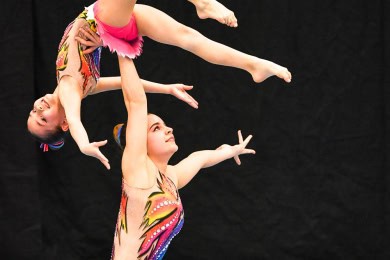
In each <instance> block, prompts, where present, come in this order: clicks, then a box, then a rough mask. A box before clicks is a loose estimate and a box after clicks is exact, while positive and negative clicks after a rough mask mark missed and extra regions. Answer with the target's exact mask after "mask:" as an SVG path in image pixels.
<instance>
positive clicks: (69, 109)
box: [58, 76, 110, 169]
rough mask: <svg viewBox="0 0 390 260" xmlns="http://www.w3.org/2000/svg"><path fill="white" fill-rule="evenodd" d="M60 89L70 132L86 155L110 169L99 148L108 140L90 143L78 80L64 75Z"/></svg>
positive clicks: (60, 96)
mask: <svg viewBox="0 0 390 260" xmlns="http://www.w3.org/2000/svg"><path fill="white" fill-rule="evenodd" d="M58 89H59V93H58V94H59V98H60V101H61V104H62V106H63V107H64V110H65V115H66V121H67V122H68V125H69V131H70V134H71V136H72V138H73V140H74V141H75V142H76V144H77V146H78V147H79V149H80V151H81V152H82V153H84V154H85V155H88V156H93V157H95V158H97V159H98V160H100V161H101V162H102V163H103V164H104V166H106V168H107V169H110V164H109V163H108V159H107V158H106V157H105V156H104V155H103V154H102V153H101V152H100V150H99V147H100V146H103V145H105V144H106V143H107V140H105V141H100V142H93V143H90V142H89V138H88V134H87V131H86V130H85V128H84V125H83V123H82V122H81V118H80V107H81V93H80V91H79V90H80V88H78V84H77V82H76V81H75V80H74V79H73V78H72V77H68V76H64V77H62V78H61V80H60V83H59V85H58Z"/></svg>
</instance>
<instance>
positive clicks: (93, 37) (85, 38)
mask: <svg viewBox="0 0 390 260" xmlns="http://www.w3.org/2000/svg"><path fill="white" fill-rule="evenodd" d="M75 40H76V41H77V42H79V43H80V44H83V45H85V46H86V49H85V50H84V51H83V53H84V54H89V53H91V52H93V51H94V50H96V48H99V47H100V46H102V45H103V42H102V40H101V39H100V37H99V35H98V34H97V33H95V32H94V31H92V30H91V28H89V26H84V27H81V28H80V29H79V33H78V36H76V37H75Z"/></svg>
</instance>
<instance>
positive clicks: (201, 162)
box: [172, 131, 255, 189]
mask: <svg viewBox="0 0 390 260" xmlns="http://www.w3.org/2000/svg"><path fill="white" fill-rule="evenodd" d="M251 138H252V136H251V135H249V136H248V137H247V138H246V139H245V140H243V139H242V135H241V131H238V139H239V144H236V145H233V146H231V145H227V144H224V145H222V146H220V147H219V148H217V149H216V150H203V151H197V152H194V153H192V154H190V155H189V156H188V157H187V158H185V159H183V160H182V161H181V162H180V163H178V164H177V165H175V166H172V169H173V171H174V172H175V173H176V176H177V179H178V188H179V189H180V188H183V187H184V186H185V185H187V183H189V182H190V181H191V179H192V178H193V177H195V175H196V174H197V173H198V172H199V171H200V170H201V169H203V168H207V167H211V166H214V165H216V164H218V163H220V162H222V161H225V160H227V159H230V158H234V159H235V161H236V163H237V164H238V165H240V164H241V161H240V159H239V157H238V156H239V155H241V154H249V153H251V154H254V153H255V150H252V149H247V148H246V146H247V144H248V143H249V141H250V140H251Z"/></svg>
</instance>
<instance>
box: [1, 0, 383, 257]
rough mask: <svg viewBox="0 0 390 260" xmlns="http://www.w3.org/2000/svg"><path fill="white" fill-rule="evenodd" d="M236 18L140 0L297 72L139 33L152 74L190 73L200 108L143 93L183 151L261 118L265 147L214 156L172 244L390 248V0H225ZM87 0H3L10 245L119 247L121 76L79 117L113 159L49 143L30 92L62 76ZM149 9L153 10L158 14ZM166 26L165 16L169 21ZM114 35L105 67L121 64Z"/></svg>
mask: <svg viewBox="0 0 390 260" xmlns="http://www.w3.org/2000/svg"><path fill="white" fill-rule="evenodd" d="M221 1H222V3H224V4H226V5H227V6H229V7H230V8H231V9H233V10H234V11H235V14H236V16H237V17H238V19H239V27H238V28H237V29H232V28H228V27H226V26H223V25H220V24H218V23H217V22H215V21H211V20H199V19H198V18H197V16H196V13H195V10H194V8H193V6H192V5H191V4H189V3H188V2H187V1H184V0H169V1H168V0H159V1H151V0H147V1H146V0H145V1H139V3H144V4H149V5H152V6H154V7H157V8H159V9H161V10H163V11H165V12H166V13H168V14H169V15H171V16H172V17H174V18H175V19H176V20H178V21H180V22H182V23H184V24H186V25H189V26H190V27H193V28H195V29H197V30H199V31H200V32H201V33H203V34H204V35H206V36H207V37H209V38H211V39H214V40H216V41H219V42H222V43H225V44H227V45H229V46H231V47H234V48H237V49H239V50H242V51H244V52H247V53H249V54H253V55H256V56H259V57H262V58H266V59H269V60H272V61H275V62H277V63H279V64H282V65H285V66H287V67H288V68H289V69H290V71H291V72H292V73H293V83H291V84H289V85H288V84H285V83H283V82H282V81H281V80H278V79H276V78H270V79H268V80H267V81H265V82H264V83H262V84H254V83H253V82H252V80H251V77H250V75H249V74H247V73H246V72H244V71H241V70H238V69H233V68H228V67H221V66H215V65H212V64H208V63H206V62H205V61H203V60H201V59H199V58H197V57H195V56H194V55H192V54H189V53H187V52H185V51H183V50H181V49H178V48H176V47H171V46H164V45H161V44H158V43H155V42H152V41H151V40H149V39H145V43H144V53H143V54H142V56H141V57H139V58H138V59H137V60H136V66H137V69H138V71H139V74H140V76H141V77H142V78H145V79H149V80H152V81H157V82H162V83H176V82H183V83H187V84H193V85H194V86H195V88H194V90H192V91H191V94H192V95H193V96H194V97H195V98H196V99H197V100H198V101H199V103H200V108H199V110H193V109H191V108H190V107H189V106H187V105H186V104H184V103H182V102H180V101H177V100H176V99H175V98H173V97H170V96H166V95H149V96H148V98H149V99H148V101H149V107H150V111H151V112H154V113H157V114H159V115H161V117H162V118H163V119H164V120H165V121H166V122H167V124H168V125H170V126H172V127H173V128H174V129H175V135H176V140H177V143H178V144H179V147H180V149H179V151H178V153H177V154H175V156H174V157H173V159H172V163H175V162H178V161H179V160H180V159H182V158H184V157H185V156H187V155H188V154H189V153H191V152H192V151H195V150H198V149H212V148H216V147H218V146H219V145H220V144H222V143H231V144H234V143H235V142H236V141H237V138H236V130H238V129H242V131H243V133H244V135H248V134H253V135H254V138H253V140H252V142H251V143H250V147H252V148H254V149H256V151H257V154H256V155H255V156H246V157H242V162H243V164H242V165H241V166H236V165H235V164H234V161H233V160H229V161H226V162H224V163H222V164H220V165H218V166H216V167H213V168H209V169H205V170H203V171H201V172H200V173H199V175H198V176H197V177H196V178H195V179H194V180H193V181H192V182H191V183H190V185H188V186H187V187H185V188H184V189H182V190H181V196H182V200H183V203H184V206H185V215H186V221H185V225H184V228H183V230H182V231H181V233H180V234H179V236H177V237H176V238H175V239H174V240H173V242H172V243H171V246H170V248H169V250H168V253H167V255H166V258H167V259H239V258H240V259H272V260H273V259H278V260H279V259H282V260H283V259H324V260H325V259H326V260H328V259H389V255H388V253H389V251H388V249H387V248H388V242H389V241H388V240H387V237H388V234H389V228H388V223H389V217H388V212H389V193H388V188H389V184H390V179H389V174H388V173H389V172H390V167H389V166H390V165H389V163H390V153H389V151H390V139H389V136H390V135H389V134H390V132H389V123H390V90H389V87H390V86H389V85H390V79H389V62H390V52H389V51H390V49H389V45H390V38H389V30H390V20H389V15H388V14H389V12H390V3H389V1H387V0H373V1H365V0H356V1H338V0H325V1H288V0H277V1H275V0H258V1H249V0H242V1H233V0H221ZM91 2H92V1H76V0H67V1H49V0H39V1H38V0H36V1H34V0H13V1H10V0H6V1H5V2H4V1H3V2H2V3H1V9H0V10H1V15H0V33H1V37H0V49H1V50H2V53H1V56H0V61H1V65H0V68H1V70H0V73H1V74H0V87H1V94H0V101H1V102H0V114H1V117H0V118H1V125H2V127H1V128H0V129H1V142H0V151H1V154H0V163H1V164H0V165H1V166H0V167H1V171H0V172H1V173H0V203H1V204H0V255H1V259H64V260H68V259H69V260H70V259H76V260H77V259H96V260H99V259H109V257H110V252H111V245H112V241H113V233H114V226H115V221H116V215H117V211H118V208H119V196H120V184H121V171H120V159H121V152H120V151H119V150H118V149H117V148H116V147H115V144H114V141H113V139H112V138H111V132H112V127H113V126H114V125H115V124H116V123H118V122H122V121H123V120H124V119H125V118H126V113H125V108H124V104H123V98H122V96H121V92H120V91H117V92H115V93H114V92H112V93H106V94H102V95H97V96H91V97H88V99H87V100H86V101H85V102H83V105H82V106H83V111H82V118H83V122H84V123H85V127H86V129H87V130H88V133H89V136H90V139H91V140H103V139H106V138H107V139H108V140H109V143H108V144H107V145H106V146H105V147H104V148H103V149H102V151H103V153H105V154H106V155H107V157H108V158H109V159H110V162H111V166H112V170H111V171H106V170H105V168H104V167H103V166H102V165H101V164H100V163H99V162H98V161H97V160H95V159H93V158H90V157H86V156H84V155H82V154H81V153H80V152H79V151H78V149H77V148H76V146H75V143H74V142H73V141H72V140H71V139H70V138H68V142H67V143H66V145H65V146H64V148H62V149H61V150H60V151H58V152H49V153H45V154H43V153H42V152H41V151H40V150H39V148H38V144H37V143H36V142H35V141H33V140H32V139H31V137H30V136H28V134H27V132H26V126H25V125H26V118H27V114H28V112H29V110H30V109H31V106H32V101H33V100H34V99H35V98H37V97H39V96H41V95H42V94H45V93H48V92H51V91H53V89H54V87H55V57H56V49H57V45H58V42H59V40H60V38H61V36H62V33H63V31H64V29H65V27H66V25H67V24H68V23H69V22H70V21H71V20H73V19H74V17H75V16H76V15H78V13H80V11H81V10H82V8H83V6H87V5H89V4H90V3H91ZM151 19H153V18H152V17H151ZM163 29H164V28H162V30H163ZM118 71H119V70H118V66H117V59H116V57H115V55H111V54H110V53H109V52H108V51H107V50H105V51H104V52H103V57H102V75H103V76H112V75H118Z"/></svg>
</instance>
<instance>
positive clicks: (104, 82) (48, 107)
mask: <svg viewBox="0 0 390 260" xmlns="http://www.w3.org/2000/svg"><path fill="white" fill-rule="evenodd" d="M61 82H62V85H64V86H65V87H62V90H64V89H65V90H66V91H63V94H62V95H61V94H60V93H61V88H60V87H57V88H56V90H55V91H54V92H53V94H47V95H45V96H43V97H41V98H39V99H37V100H36V101H35V102H34V104H33V108H32V110H31V111H30V113H29V117H28V119H27V128H28V129H29V131H30V132H32V133H34V134H36V135H38V136H46V135H47V134H48V133H50V132H52V131H53V130H54V129H56V128H57V127H58V126H60V127H61V128H62V130H63V131H68V130H69V129H70V130H71V135H72V137H73V138H74V139H75V141H76V143H77V144H78V146H79V148H80V150H81V151H82V152H83V153H84V154H86V155H89V156H93V157H95V158H97V159H99V160H100V161H101V162H102V163H103V164H104V165H105V166H106V168H107V169H110V164H109V161H108V159H107V158H106V157H105V156H104V155H103V154H102V153H101V152H100V150H99V147H101V146H103V145H105V144H106V143H107V140H104V141H99V142H92V143H90V142H89V139H88V135H87V133H86V131H85V129H84V126H83V125H82V123H81V119H80V116H79V115H80V104H81V94H80V93H79V89H80V88H79V87H78V86H77V84H75V83H72V82H73V81H72V80H71V78H70V77H64V80H61ZM141 82H142V84H143V86H144V87H145V89H146V91H148V92H150V93H163V94H171V95H173V96H175V97H177V98H178V99H180V100H182V101H184V102H186V103H188V104H189V105H190V106H192V107H194V108H198V102H197V101H196V100H195V99H194V98H192V97H191V96H190V95H189V94H188V93H187V91H188V90H191V89H192V88H193V87H192V86H187V85H184V84H166V85H164V84H159V83H155V82H150V81H146V80H142V81H141ZM60 86H61V85H60ZM72 87H73V88H74V89H73V91H74V92H71V89H72ZM120 88H121V79H120V77H103V78H101V79H100V80H99V82H98V84H97V86H96V88H95V89H94V92H92V93H91V94H97V93H102V92H105V91H111V90H118V89H120ZM69 92H70V93H69ZM64 101H65V102H64ZM72 102H73V103H72ZM63 103H65V104H67V106H68V107H69V108H68V111H66V109H65V108H64V106H63V105H62V104H63ZM72 128H73V131H72Z"/></svg>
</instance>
